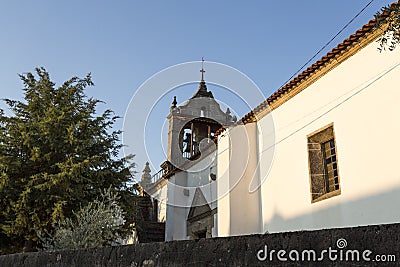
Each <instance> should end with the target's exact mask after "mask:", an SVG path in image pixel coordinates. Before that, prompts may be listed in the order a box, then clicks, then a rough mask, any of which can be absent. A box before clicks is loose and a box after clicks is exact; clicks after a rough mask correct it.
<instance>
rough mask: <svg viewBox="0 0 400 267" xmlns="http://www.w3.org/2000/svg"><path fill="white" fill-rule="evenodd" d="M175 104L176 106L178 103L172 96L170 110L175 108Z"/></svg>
mask: <svg viewBox="0 0 400 267" xmlns="http://www.w3.org/2000/svg"><path fill="white" fill-rule="evenodd" d="M176 104H178V102H177V101H176V96H174V101H172V106H171V108H176Z"/></svg>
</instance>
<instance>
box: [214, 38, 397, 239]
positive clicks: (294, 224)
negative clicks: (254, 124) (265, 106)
mask: <svg viewBox="0 0 400 267" xmlns="http://www.w3.org/2000/svg"><path fill="white" fill-rule="evenodd" d="M399 63H400V49H396V50H395V51H392V52H389V51H387V52H383V53H379V52H378V51H377V43H376V42H373V43H371V44H369V45H368V46H367V47H365V48H364V49H362V50H361V51H359V52H358V53H356V54H355V55H353V56H352V57H350V58H349V59H347V60H346V61H345V62H343V63H342V64H340V65H339V66H337V67H336V68H334V69H333V70H331V71H330V72H328V73H327V74H326V75H324V76H322V77H321V78H320V79H319V80H317V81H316V82H315V83H313V84H312V85H311V86H309V87H308V88H306V89H305V90H303V91H302V92H300V93H299V94H298V95H296V96H295V97H293V98H291V99H290V100H288V101H287V102H285V103H284V104H283V105H281V106H280V107H278V108H277V109H275V110H274V111H273V112H272V116H273V119H274V124H275V143H276V146H275V156H274V161H273V164H272V166H271V168H269V164H268V160H267V154H268V153H267V151H268V149H267V147H268V145H267V144H268V143H269V140H268V138H270V136H268V135H267V134H260V135H259V139H261V140H263V139H264V140H263V141H261V142H260V148H259V153H260V154H259V157H260V163H261V164H260V166H265V167H264V168H263V167H261V168H260V174H261V177H267V178H266V180H265V182H264V183H263V184H262V212H263V231H264V232H266V231H268V232H280V231H293V230H305V229H307V230H313V229H321V228H331V227H347V226H358V225H370V224H382V223H393V222H400V211H399V209H398V208H397V205H398V203H400V171H399V163H398V162H399V158H400V157H399V152H400V140H399V137H400V67H399V66H398V64H399ZM264 120H265V119H262V120H261V121H259V127H260V128H261V130H262V132H264V133H266V132H268V129H267V127H268V124H267V123H266V120H265V121H264ZM330 123H333V124H334V132H335V137H336V145H337V154H338V167H339V176H340V187H341V195H339V196H335V197H332V198H329V199H326V200H322V201H319V202H316V203H313V204H312V203H311V197H310V181H309V179H310V178H309V170H308V152H307V135H309V134H311V133H313V132H315V131H316V130H318V129H320V128H322V127H324V126H326V125H328V124H330ZM221 144H224V142H223V141H222V142H221V143H220V145H221ZM221 150H223V148H222V147H221ZM219 168H220V166H219ZM219 209H220V208H219Z"/></svg>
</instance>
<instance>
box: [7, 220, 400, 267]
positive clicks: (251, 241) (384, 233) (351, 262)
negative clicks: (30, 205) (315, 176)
mask: <svg viewBox="0 0 400 267" xmlns="http://www.w3.org/2000/svg"><path fill="white" fill-rule="evenodd" d="M272 250H274V251H273V252H272ZM279 250H282V251H285V253H284V252H282V251H281V252H278V251H279ZM303 250H304V251H303ZM325 250H326V251H325ZM356 250H357V251H356ZM312 251H315V252H316V260H315V261H314V260H313V252H312ZM323 251H325V252H323ZM265 252H267V253H265ZM296 252H298V255H299V259H300V260H301V258H302V257H304V259H305V260H306V262H301V261H300V260H299V261H294V260H291V258H292V259H296V255H297V254H296ZM329 254H330V255H329ZM357 254H358V255H359V258H360V259H359V261H357V260H356V259H357ZM257 255H258V256H257ZM271 255H272V258H271V259H270V258H269V257H270V256H271ZM278 255H279V256H280V257H281V258H282V259H285V258H286V259H287V261H282V260H279V259H278ZM321 255H322V256H323V259H322V260H320V261H318V258H322V257H321ZM391 255H393V256H391ZM335 256H336V260H331V259H334V258H335ZM363 256H364V258H365V259H370V262H368V261H365V260H364V259H363ZM376 256H378V258H376ZM309 257H310V258H309ZM393 257H395V258H393ZM346 258H347V260H346ZM375 259H376V260H378V259H381V260H382V259H385V260H386V261H387V262H386V265H387V266H394V265H398V264H399V263H400V224H390V225H377V226H365V227H356V228H341V229H327V230H319V231H304V232H288V233H279V234H265V235H250V236H237V237H226V238H212V239H200V240H196V241H173V242H166V243H163V242H160V243H146V244H139V245H129V246H120V247H105V248H98V249H83V250H76V251H71V250H70V251H59V252H52V253H48V252H37V253H21V254H13V255H4V256H0V266H2V267H5V266H29V267H39V266H60V267H61V266H68V267H73V266H266V265H271V262H272V263H273V265H274V266H285V265H297V266H304V265H306V266H307V265H314V266H364V265H366V264H371V265H376V264H377V262H376V260H375ZM389 260H390V262H388V261H389ZM393 260H395V262H393Z"/></svg>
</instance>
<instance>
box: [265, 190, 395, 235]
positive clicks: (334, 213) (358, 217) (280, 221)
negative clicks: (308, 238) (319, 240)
mask: <svg viewBox="0 0 400 267" xmlns="http://www.w3.org/2000/svg"><path fill="white" fill-rule="evenodd" d="M342 195H343V191H342ZM337 197H341V196H336V197H333V198H337ZM333 198H332V199H326V200H322V202H323V201H330V200H333ZM399 204H400V187H397V188H394V189H392V190H388V191H385V192H382V193H379V194H376V195H370V196H368V197H364V198H360V199H357V200H352V201H348V202H340V203H338V204H336V205H334V206H331V207H327V208H323V209H319V210H317V207H318V202H317V203H314V204H311V206H312V209H313V210H315V211H314V212H310V213H306V214H304V215H301V216H297V217H294V218H289V219H285V218H283V217H282V216H281V215H280V214H279V213H278V212H275V213H274V216H273V217H272V219H271V220H269V221H268V222H267V223H266V224H264V229H267V232H269V233H274V232H287V231H299V230H318V229H324V228H338V227H339V228H340V227H352V226H362V225H374V224H387V223H396V222H400V209H399V208H398V205H399ZM293 205H296V203H293Z"/></svg>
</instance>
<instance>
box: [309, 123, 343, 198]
mask: <svg viewBox="0 0 400 267" xmlns="http://www.w3.org/2000/svg"><path fill="white" fill-rule="evenodd" d="M307 141H308V159H309V160H308V161H309V171H310V190H311V202H312V203H314V202H317V201H320V200H323V199H327V198H330V197H333V196H337V195H340V178H339V170H338V157H337V148H336V142H335V135H334V131H333V124H330V125H328V126H326V127H324V128H322V129H321V130H319V131H317V132H316V133H313V134H311V135H309V136H308V140H307Z"/></svg>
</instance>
